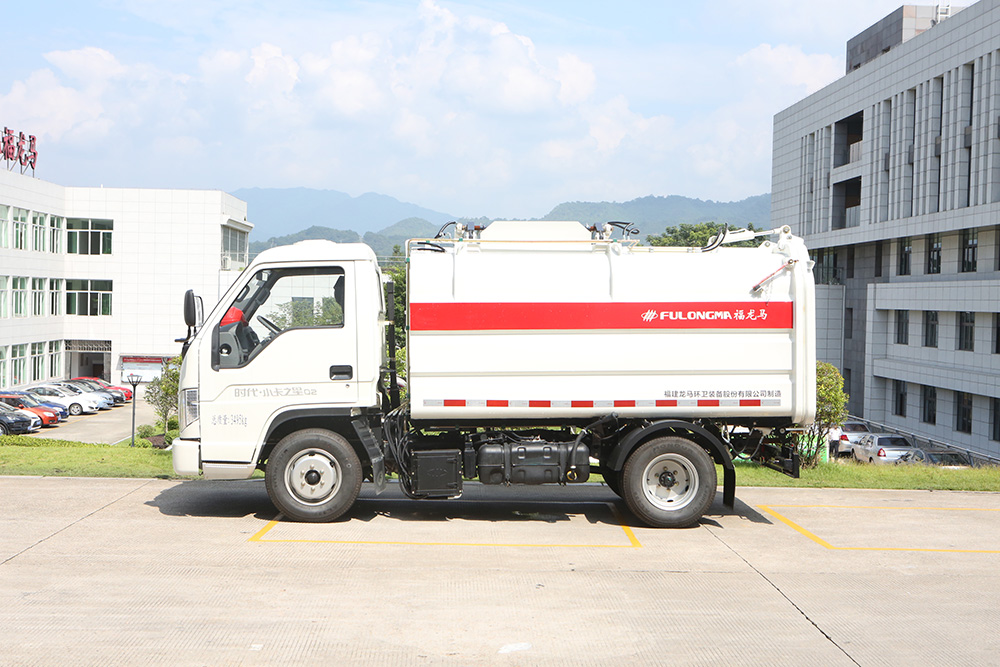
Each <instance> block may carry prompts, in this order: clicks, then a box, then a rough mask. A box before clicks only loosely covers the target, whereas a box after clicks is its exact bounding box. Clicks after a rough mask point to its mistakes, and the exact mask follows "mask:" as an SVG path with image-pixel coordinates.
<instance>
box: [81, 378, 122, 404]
mask: <svg viewBox="0 0 1000 667" xmlns="http://www.w3.org/2000/svg"><path fill="white" fill-rule="evenodd" d="M72 379H74V380H90V381H91V382H96V383H97V384H99V385H101V386H102V387H104V388H105V389H117V390H118V391H120V392H122V393H123V394H125V400H126V401H131V400H132V390H131V389H129V388H128V387H119V386H118V385H116V384H111V383H110V382H105V381H104V380H102V379H101V378H95V377H84V376H81V377H77V378H72Z"/></svg>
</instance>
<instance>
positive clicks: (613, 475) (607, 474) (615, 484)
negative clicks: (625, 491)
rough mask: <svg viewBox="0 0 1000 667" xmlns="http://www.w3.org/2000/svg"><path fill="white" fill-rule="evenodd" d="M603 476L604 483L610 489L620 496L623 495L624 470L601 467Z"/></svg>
mask: <svg viewBox="0 0 1000 667" xmlns="http://www.w3.org/2000/svg"><path fill="white" fill-rule="evenodd" d="M601 477H603V478H604V483H605V484H606V485H607V486H608V488H609V489H611V490H612V491H614V493H615V495H616V496H618V497H619V498H621V497H622V471H621V470H612V469H610V468H603V467H602V468H601Z"/></svg>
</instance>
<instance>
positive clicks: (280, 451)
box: [264, 428, 363, 522]
mask: <svg viewBox="0 0 1000 667" xmlns="http://www.w3.org/2000/svg"><path fill="white" fill-rule="evenodd" d="M362 474H363V473H362V470H361V460H360V459H358V455H357V453H356V452H355V451H354V448H353V447H351V445H350V443H348V442H347V440H345V439H344V438H343V437H342V436H340V435H338V434H336V433H334V432H332V431H327V430H325V429H321V428H311V429H306V430H303V431H296V432H295V433H292V434H291V435H288V436H285V437H284V438H282V440H281V442H279V443H278V444H277V445H275V447H274V451H272V452H271V455H270V456H269V457H268V460H267V467H266V470H265V473H264V483H265V486H266V487H267V495H268V496H270V498H271V502H272V503H274V506H275V507H277V508H278V511H280V512H281V513H282V514H283V515H284V516H285V517H287V518H289V519H292V520H293V521H309V522H321V521H333V520H334V519H336V518H337V517H339V516H340V515H342V514H343V513H344V512H346V511H347V510H349V509H350V508H351V505H353V504H354V500H355V499H356V498H357V497H358V493H359V492H360V491H361V481H362Z"/></svg>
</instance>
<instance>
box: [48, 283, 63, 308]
mask: <svg viewBox="0 0 1000 667" xmlns="http://www.w3.org/2000/svg"><path fill="white" fill-rule="evenodd" d="M62 292H63V281H62V279H61V278H49V315H62V314H63V313H62V305H63V293H62Z"/></svg>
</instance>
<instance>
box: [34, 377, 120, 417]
mask: <svg viewBox="0 0 1000 667" xmlns="http://www.w3.org/2000/svg"><path fill="white" fill-rule="evenodd" d="M49 386H51V387H58V388H59V389H62V390H63V391H65V392H69V393H70V395H73V394H76V395H78V396H88V397H90V398H92V399H94V400H95V401H97V408H98V409H99V410H110V409H111V408H112V407H114V404H115V399H114V397H113V396H111V394H109V393H107V392H98V391H89V390H87V389H83V388H81V387H78V386H76V385H75V384H70V383H69V382H51V383H49Z"/></svg>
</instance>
